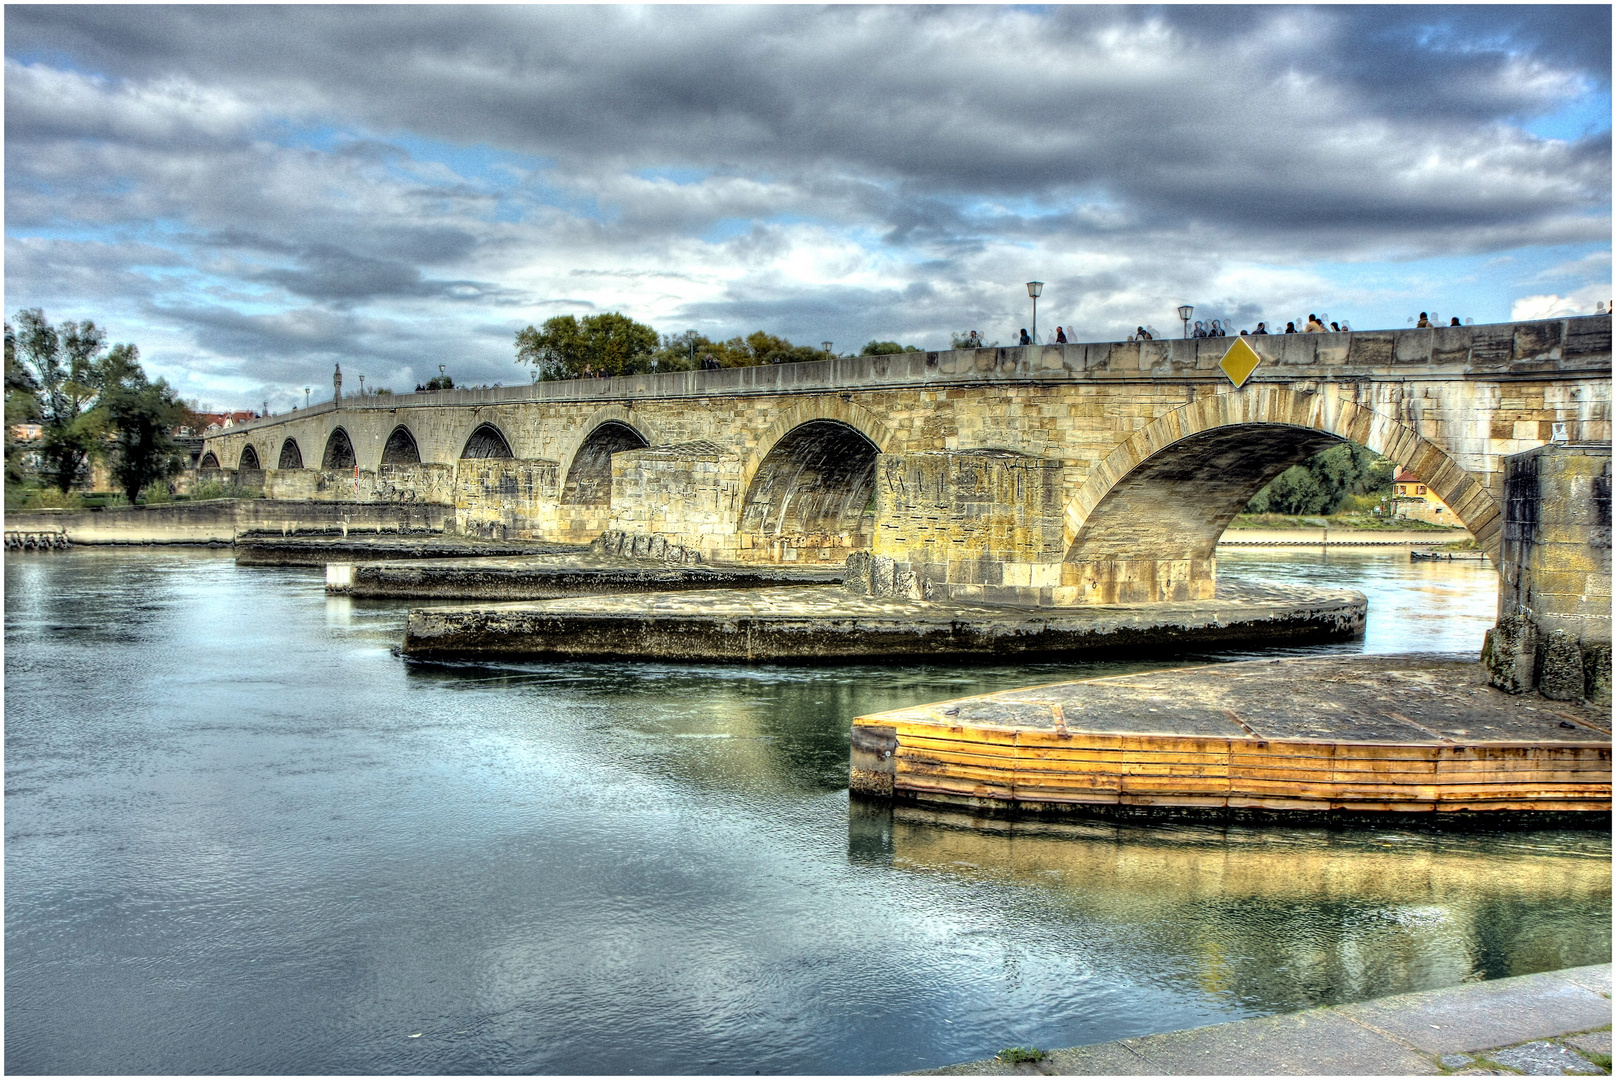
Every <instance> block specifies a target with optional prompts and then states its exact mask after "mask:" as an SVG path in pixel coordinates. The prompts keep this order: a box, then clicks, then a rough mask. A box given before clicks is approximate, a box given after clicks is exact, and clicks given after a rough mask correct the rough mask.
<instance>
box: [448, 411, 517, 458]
mask: <svg viewBox="0 0 1616 1080" xmlns="http://www.w3.org/2000/svg"><path fill="white" fill-rule="evenodd" d="M460 456H461V457H462V458H514V457H515V456H516V454H515V453H513V452H512V450H511V441H510V439H508V438H506V437H505V433H504V432H503V431H501V430H500V429H499V426H498V425H497V424H494V423H493V422H491V421H486V420H485V421H483V422H482V423H480V424H478V425H477V426H476V427H475V428H473V429H472V432H471V434H470V435H468V436H466V441H465V443H464V444H463V445H462V446H461V448H460Z"/></svg>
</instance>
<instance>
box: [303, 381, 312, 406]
mask: <svg viewBox="0 0 1616 1080" xmlns="http://www.w3.org/2000/svg"><path fill="white" fill-rule="evenodd" d="M311 389H313V388H312V387H308V386H305V387H304V388H303V407H304V408H305V409H306V408H308V407H309V391H310V390H311Z"/></svg>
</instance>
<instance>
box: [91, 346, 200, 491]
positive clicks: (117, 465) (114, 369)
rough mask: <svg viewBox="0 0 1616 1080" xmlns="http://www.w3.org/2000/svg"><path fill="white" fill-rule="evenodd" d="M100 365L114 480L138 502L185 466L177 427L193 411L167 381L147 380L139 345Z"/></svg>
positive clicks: (111, 355) (115, 352)
mask: <svg viewBox="0 0 1616 1080" xmlns="http://www.w3.org/2000/svg"><path fill="white" fill-rule="evenodd" d="M99 367H100V369H101V370H100V376H101V379H100V381H101V403H102V407H103V408H104V409H105V410H106V419H107V423H108V425H109V426H110V427H111V428H112V431H113V435H112V447H111V453H112V478H113V480H114V481H116V482H117V484H118V486H119V487H120V488H122V489H123V492H124V494H125V495H126V496H128V498H129V501H130V502H131V503H133V502H134V501H135V500H136V499H137V498H139V496H140V493H141V492H142V491H144V490H145V488H146V486H147V485H148V484H153V483H157V482H159V481H163V480H167V479H168V478H169V477H170V476H173V475H174V474H175V473H177V472H179V471H180V469H181V468H182V467H183V465H184V457H183V454H182V453H181V450H180V446H179V443H178V442H176V441H175V439H174V429H175V428H176V427H179V426H180V425H181V424H183V423H185V421H186V419H187V417H188V416H189V414H190V410H189V409H188V408H187V407H186V405H185V403H184V402H182V401H180V400H179V395H178V394H176V393H175V391H174V388H173V387H171V386H169V385H168V383H167V382H166V381H165V380H163V379H158V380H157V381H156V382H149V381H147V379H146V373H145V371H143V370H142V369H141V367H140V350H139V349H136V348H135V347H134V346H133V345H115V346H113V348H112V351H111V352H109V353H108V354H107V356H106V359H105V360H103V361H102V362H101V364H100V365H99Z"/></svg>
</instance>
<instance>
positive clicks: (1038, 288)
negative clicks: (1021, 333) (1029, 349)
mask: <svg viewBox="0 0 1616 1080" xmlns="http://www.w3.org/2000/svg"><path fill="white" fill-rule="evenodd" d="M1027 295H1028V296H1030V297H1032V340H1033V344H1034V345H1036V344H1038V298H1039V297H1040V296H1042V295H1044V283H1043V282H1042V281H1029V282H1027Z"/></svg>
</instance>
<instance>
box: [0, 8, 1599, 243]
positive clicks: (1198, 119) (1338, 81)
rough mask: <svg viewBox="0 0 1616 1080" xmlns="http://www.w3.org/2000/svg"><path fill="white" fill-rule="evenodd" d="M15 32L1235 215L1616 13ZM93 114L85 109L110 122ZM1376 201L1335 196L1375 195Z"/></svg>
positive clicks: (1015, 190)
mask: <svg viewBox="0 0 1616 1080" xmlns="http://www.w3.org/2000/svg"><path fill="white" fill-rule="evenodd" d="M1601 19H1603V29H1601ZM7 30H8V35H7V37H8V40H7V44H8V49H9V51H10V54H11V55H12V56H14V57H16V56H22V57H28V56H33V55H39V56H48V55H50V54H51V53H52V52H53V51H61V52H65V53H67V54H70V55H72V56H74V57H75V58H76V59H77V60H78V62H79V63H81V64H85V65H87V66H89V67H91V68H93V69H95V70H99V71H104V72H106V73H108V74H110V75H113V76H115V77H123V78H132V79H159V78H163V77H166V76H169V75H171V74H173V73H174V72H176V71H183V72H185V73H187V77H189V78H192V79H196V80H198V81H201V82H203V83H205V84H208V85H212V86H219V87H227V88H230V89H231V90H233V91H234V92H236V93H238V94H239V95H240V96H241V97H242V98H244V99H249V100H257V101H262V100H265V99H266V98H269V99H273V100H276V101H279V102H284V104H285V107H287V108H288V109H291V110H294V111H295V110H298V109H303V110H307V111H308V113H309V114H310V115H314V114H318V113H321V112H326V111H333V110H340V111H341V112H343V113H345V114H347V115H353V116H362V117H364V118H365V119H366V120H368V122H369V123H370V124H371V125H373V126H374V127H375V128H376V129H378V130H383V131H385V130H391V129H406V130H410V131H414V132H417V133H421V134H426V135H430V136H432V137H435V138H440V139H445V140H448V141H451V142H456V143H477V142H486V143H490V144H494V145H499V146H505V147H513V148H520V149H522V150H525V151H528V152H531V153H535V154H544V155H553V156H555V157H557V158H560V159H563V160H566V161H571V162H574V163H588V164H589V165H590V167H592V168H600V167H602V166H603V165H604V164H606V163H608V162H615V163H618V164H628V165H634V164H642V163H646V162H654V163H656V164H668V163H670V162H678V163H682V164H686V165H690V166H694V167H701V168H719V169H724V168H744V169H747V170H755V169H757V168H759V167H763V168H770V169H774V170H777V171H778V172H779V174H780V175H782V176H785V175H790V176H801V175H809V174H811V173H813V172H815V171H819V170H824V169H830V170H834V171H838V172H846V173H850V174H854V175H860V176H874V177H885V178H887V179H889V180H891V181H892V182H894V183H904V184H907V185H910V186H911V187H912V188H913V189H914V190H915V191H916V192H917V193H918V192H927V191H942V192H950V193H958V192H980V191H995V192H1000V193H1006V194H1024V195H1040V194H1043V195H1049V194H1052V193H1056V192H1060V191H1065V190H1070V189H1072V188H1075V187H1082V186H1085V185H1096V184H1097V185H1103V186H1105V187H1106V188H1107V189H1109V190H1112V191H1115V192H1118V193H1120V194H1122V195H1123V196H1124V197H1130V198H1133V199H1137V200H1139V201H1140V202H1141V203H1142V204H1143V206H1144V207H1147V208H1151V209H1156V210H1157V211H1158V212H1166V210H1167V209H1168V208H1169V207H1170V206H1175V203H1174V201H1175V200H1176V199H1177V198H1178V197H1181V196H1184V195H1187V194H1192V193H1193V192H1194V191H1195V190H1198V184H1197V181H1198V180H1199V178H1201V177H1202V176H1204V175H1205V174H1206V173H1208V172H1209V171H1213V172H1216V173H1217V174H1218V176H1219V178H1221V179H1223V180H1224V182H1223V183H1221V184H1218V185H1217V186H1216V188H1215V190H1214V194H1215V195H1216V200H1215V201H1213V200H1207V202H1208V205H1207V206H1205V207H1198V208H1197V210H1198V212H1203V213H1208V214H1216V213H1217V212H1218V209H1219V208H1220V207H1221V208H1223V212H1224V213H1230V212H1232V213H1234V214H1236V215H1240V216H1245V215H1249V214H1252V213H1254V212H1255V211H1256V210H1257V208H1258V206H1259V205H1260V204H1261V202H1262V200H1261V199H1260V198H1259V197H1252V198H1248V199H1245V200H1242V199H1241V198H1240V197H1239V196H1240V193H1241V192H1242V191H1243V190H1254V191H1260V190H1262V189H1263V188H1265V187H1270V186H1275V185H1276V184H1277V186H1279V187H1280V188H1282V189H1287V188H1291V189H1304V190H1306V189H1310V188H1311V186H1312V185H1311V184H1309V183H1308V182H1307V181H1308V178H1309V177H1313V176H1316V173H1314V172H1313V171H1312V170H1311V168H1309V169H1307V170H1306V171H1305V172H1304V174H1303V175H1302V176H1300V177H1287V176H1283V175H1281V176H1277V177H1276V176H1273V175H1272V173H1271V170H1270V169H1269V168H1268V167H1267V163H1265V162H1264V161H1263V157H1264V156H1267V155H1270V154H1294V153H1296V152H1297V151H1298V150H1303V149H1308V148H1311V152H1310V153H1308V154H1307V155H1306V156H1307V157H1309V158H1313V159H1315V161H1311V162H1308V164H1309V165H1312V164H1315V163H1316V162H1317V159H1320V158H1323V159H1326V162H1327V163H1328V164H1335V165H1340V164H1342V163H1344V162H1349V161H1351V160H1352V158H1353V155H1352V154H1351V153H1350V149H1351V148H1350V147H1343V148H1341V149H1342V150H1346V151H1349V152H1347V153H1342V152H1334V153H1332V152H1330V150H1331V147H1332V146H1334V145H1335V143H1336V142H1337V137H1338V136H1339V135H1340V134H1341V132H1340V130H1339V126H1340V125H1342V124H1350V123H1357V122H1359V121H1362V120H1364V119H1379V120H1382V121H1385V122H1389V123H1394V124H1396V123H1401V124H1406V125H1408V126H1407V128H1406V130H1404V131H1400V132H1396V133H1393V134H1396V135H1401V136H1402V137H1403V138H1404V139H1406V140H1422V141H1425V142H1427V143H1430V144H1432V145H1435V146H1437V147H1440V146H1442V145H1443V144H1444V143H1445V142H1446V141H1447V140H1449V139H1451V138H1454V137H1455V136H1457V135H1459V134H1461V133H1462V129H1464V128H1466V127H1471V126H1474V125H1477V124H1486V123H1488V122H1489V121H1491V120H1494V119H1497V118H1501V117H1507V116H1515V115H1521V114H1536V113H1539V112H1542V111H1544V110H1545V109H1550V108H1552V107H1553V106H1554V105H1555V103H1556V102H1557V101H1558V100H1559V99H1560V98H1561V97H1563V96H1564V95H1566V94H1568V93H1570V92H1571V90H1572V89H1574V86H1573V84H1574V83H1575V82H1576V81H1577V80H1578V79H1583V80H1592V81H1594V82H1599V81H1600V80H1606V79H1607V73H1608V70H1609V11H1608V9H1604V8H1534V9H1522V8H1506V9H1485V8H1484V9H1441V8H1438V9H1430V8H1392V9H1386V8H1374V9H1361V8H1359V9H1354V8H1348V9H1319V8H1298V9H1292V8H1261V9H1243V8H1201V9H1196V8H1188V9H1180V8H1160V9H1156V8H1151V9H1121V10H1117V9H1098V8H1064V9H1055V11H1054V14H1053V16H1052V17H1051V18H1049V19H1040V18H1035V17H1033V16H1030V15H1027V14H1024V13H1021V12H1016V11H1010V10H1004V9H971V8H951V9H944V10H942V11H936V10H929V9H918V8H857V7H851V8H830V9H816V8H795V7H793V8H777V7H765V8H718V7H702V8H691V9H674V8H650V9H638V8H615V7H606V8H581V9H580V8H560V7H524V8H515V9H512V8H497V7H457V8H447V9H446V8H380V7H352V8H335V9H333V8H308V7H281V8H238V7H232V8H207V7H179V8H126V7H121V6H107V7H91V8H47V7H32V8H31V7H23V8H12V9H10V13H9V15H8V24H7ZM1599 42H1603V43H1604V44H1603V45H1602V46H1601V45H1600V44H1599ZM1573 43H1574V44H1573ZM1601 50H1603V51H1601ZM1164 67H1170V68H1171V69H1172V77H1164V75H1165V72H1164V70H1163V69H1164ZM89 112H90V113H91V115H90V116H88V117H83V118H81V117H77V116H75V122H76V123H94V124H105V123H106V121H105V120H104V119H102V118H98V117H95V116H94V115H93V110H89ZM11 113H12V110H11V107H10V106H9V105H8V135H11V134H16V135H19V136H22V137H25V138H26V137H28V136H29V135H30V134H31V133H32V132H33V131H34V130H35V126H36V124H37V122H38V121H37V119H36V118H35V117H34V116H33V114H32V113H31V112H28V111H26V110H19V115H18V120H17V124H16V126H15V127H14V126H13V123H12V116H11ZM1471 134H1473V135H1475V134H1480V133H1479V132H1472V133H1471ZM1361 138H1362V133H1358V140H1356V141H1361ZM1388 142H1389V143H1390V144H1392V145H1395V140H1388ZM1242 157H1246V158H1249V160H1247V161H1246V162H1245V165H1246V167H1244V168H1238V167H1236V162H1237V161H1238V160H1239V159H1241V158H1242ZM1398 164H1399V163H1398V162H1397V161H1396V160H1395V158H1394V159H1393V160H1391V161H1382V162H1380V163H1379V166H1380V167H1378V168H1377V167H1374V166H1373V165H1372V164H1371V163H1368V162H1359V163H1357V165H1358V167H1357V168H1355V169H1353V170H1352V172H1353V173H1354V174H1356V176H1355V182H1353V183H1352V184H1350V185H1347V184H1343V185H1340V186H1341V187H1350V188H1351V190H1352V191H1354V192H1359V193H1365V194H1366V193H1368V192H1370V191H1375V190H1376V189H1377V187H1378V186H1379V185H1377V183H1376V181H1377V180H1378V179H1380V178H1382V177H1383V176H1384V174H1385V169H1386V167H1387V166H1392V167H1396V166H1397V165H1398ZM1578 164H1580V163H1578ZM1212 166H1215V168H1212ZM1586 179H1588V180H1591V181H1597V179H1598V177H1597V175H1595V176H1589V177H1586ZM1175 180H1177V181H1178V182H1175ZM1265 180H1266V183H1265ZM1331 194H1332V195H1333V196H1335V198H1332V199H1330V200H1328V201H1326V200H1319V201H1317V203H1316V204H1315V205H1314V207H1313V210H1314V215H1315V216H1319V215H1328V214H1329V212H1330V207H1331V206H1332V205H1335V204H1336V203H1337V202H1339V201H1341V200H1340V198H1339V197H1340V196H1341V195H1342V194H1344V193H1343V192H1341V191H1339V190H1338V191H1335V192H1332V193H1331ZM1377 194H1378V195H1379V197H1378V198H1375V199H1367V198H1363V197H1361V196H1360V197H1359V198H1350V197H1349V198H1347V199H1346V200H1345V206H1344V210H1345V211H1346V212H1347V213H1370V212H1372V211H1373V210H1374V209H1376V208H1378V207H1383V204H1384V202H1385V201H1386V199H1385V193H1384V192H1383V191H1381V192H1377ZM1289 201H1297V200H1296V198H1295V196H1291V198H1290V200H1289ZM1242 203H1247V204H1249V205H1242ZM1175 208H1181V204H1178V206H1177V207H1175Z"/></svg>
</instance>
